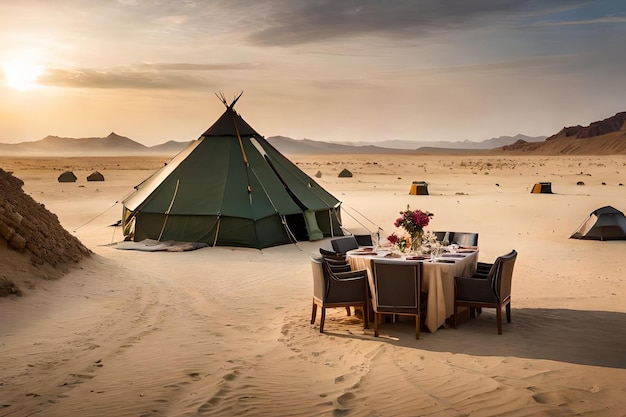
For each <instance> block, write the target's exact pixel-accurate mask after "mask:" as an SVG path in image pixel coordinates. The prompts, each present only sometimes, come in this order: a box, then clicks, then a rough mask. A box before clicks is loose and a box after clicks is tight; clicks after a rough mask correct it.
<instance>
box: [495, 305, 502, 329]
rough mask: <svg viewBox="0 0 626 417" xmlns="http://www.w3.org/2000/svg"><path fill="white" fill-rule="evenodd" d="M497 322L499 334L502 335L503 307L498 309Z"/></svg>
mask: <svg viewBox="0 0 626 417" xmlns="http://www.w3.org/2000/svg"><path fill="white" fill-rule="evenodd" d="M496 322H497V324H498V334H502V305H500V304H498V307H496Z"/></svg>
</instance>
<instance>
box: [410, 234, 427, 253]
mask: <svg viewBox="0 0 626 417" xmlns="http://www.w3.org/2000/svg"><path fill="white" fill-rule="evenodd" d="M423 239H424V232H415V233H413V236H411V252H412V253H418V254H419V253H420V252H421V251H422V241H423Z"/></svg>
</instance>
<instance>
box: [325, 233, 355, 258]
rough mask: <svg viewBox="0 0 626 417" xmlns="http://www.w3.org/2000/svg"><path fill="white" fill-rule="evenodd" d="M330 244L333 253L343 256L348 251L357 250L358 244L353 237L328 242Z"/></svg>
mask: <svg viewBox="0 0 626 417" xmlns="http://www.w3.org/2000/svg"><path fill="white" fill-rule="evenodd" d="M330 244H331V245H333V249H334V250H335V252H337V253H342V254H345V253H346V252H348V251H349V250H352V249H358V248H359V243H358V242H357V241H356V238H355V237H354V236H353V235H350V236H344V237H339V238H337V239H333V240H331V241H330Z"/></svg>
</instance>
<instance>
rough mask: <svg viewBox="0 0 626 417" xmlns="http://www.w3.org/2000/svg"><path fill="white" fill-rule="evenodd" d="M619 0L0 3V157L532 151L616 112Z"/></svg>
mask: <svg viewBox="0 0 626 417" xmlns="http://www.w3.org/2000/svg"><path fill="white" fill-rule="evenodd" d="M625 44H626V2H625V1H623V0H593V1H586V0H471V1H468V0H393V1H392V0H390V1H385V2H383V1H380V0H361V1H357V0H255V1H248V0H224V1H222V0H215V1H213V0H206V1H201V0H195V1H194V0H117V1H116V0H20V1H2V2H0V95H1V97H2V99H1V100H0V142H2V143H18V142H24V141H34V140H39V139H41V138H43V137H45V136H47V135H54V136H61V137H72V138H83V137H103V136H107V135H108V134H109V133H111V132H115V133H117V134H119V135H122V136H127V137H129V138H131V139H133V140H135V141H137V142H140V143H143V144H144V145H147V146H153V145H157V144H160V143H163V142H166V141H169V140H176V141H189V140H193V139H197V138H198V137H199V136H200V135H201V134H202V133H203V132H204V131H205V130H206V129H207V128H208V127H209V126H210V125H211V124H212V123H213V122H214V121H215V120H217V118H218V117H219V116H220V115H221V114H222V112H223V111H224V105H223V104H222V102H221V101H220V100H218V98H217V97H216V94H223V95H224V96H225V97H226V99H227V100H229V101H230V100H232V99H233V98H234V97H235V96H236V95H238V94H239V93H240V92H242V91H243V92H244V94H243V96H242V97H241V99H240V100H239V101H238V102H237V104H236V106H235V109H236V110H237V111H238V112H239V113H240V114H241V115H242V116H243V118H244V119H245V120H246V121H247V122H248V123H249V124H251V125H252V126H253V127H254V128H255V130H257V131H258V132H259V133H260V134H261V135H263V136H265V137H269V136H276V135H282V136H288V137H291V138H294V139H303V138H307V139H312V140H320V141H338V142H357V141H358V142H363V141H365V142H372V141H382V140H407V141H440V140H443V141H461V140H472V141H482V140H486V139H490V138H493V137H499V136H505V135H506V136H513V135H516V134H520V133H521V134H525V135H529V136H541V135H545V136H549V135H552V134H554V133H556V132H558V131H559V130H560V129H561V128H562V127H564V126H571V125H577V124H580V125H583V126H584V125H588V124H589V123H591V122H593V121H596V120H602V119H605V118H607V117H610V116H613V115H614V114H615V113H618V112H621V111H626V53H625V51H624V45H625Z"/></svg>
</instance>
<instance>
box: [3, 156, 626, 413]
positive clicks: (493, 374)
mask: <svg viewBox="0 0 626 417" xmlns="http://www.w3.org/2000/svg"><path fill="white" fill-rule="evenodd" d="M167 159H168V158H164V159H161V160H160V159H158V158H154V159H137V158H122V159H119V158H118V159H113V158H101V159H100V158H99V159H93V160H87V159H70V158H68V159H63V160H55V159H39V160H33V159H28V160H22V159H15V158H12V159H9V158H0V167H2V168H3V169H5V170H7V171H14V175H15V176H17V177H18V178H21V179H22V180H23V181H24V182H25V185H24V187H23V188H24V191H25V192H26V193H27V194H30V195H31V196H32V197H33V198H34V199H35V200H37V201H38V202H41V203H43V204H45V206H46V207H47V208H48V210H50V211H51V212H53V213H55V214H57V215H58V217H59V220H60V221H61V224H62V225H63V226H64V227H65V228H66V229H67V230H68V231H70V232H71V233H72V234H74V235H75V236H77V237H78V238H79V239H80V240H81V241H82V242H83V243H84V244H85V245H86V246H87V247H88V248H89V249H91V250H92V251H93V252H94V255H93V256H92V257H91V258H90V259H89V260H87V261H85V262H83V263H81V265H80V268H77V269H75V270H73V271H72V272H71V273H69V274H68V275H66V276H65V277H63V278H62V279H60V280H56V281H41V282H38V283H37V286H36V288H34V289H31V290H29V291H26V294H25V295H24V296H23V297H19V298H5V299H0V416H68V415H76V416H79V415H80V416H200V415H211V416H234V415H245V416H425V415H428V416H468V415H472V416H502V415H506V416H524V415H528V416H574V415H585V416H624V415H626V411H624V410H626V369H625V368H626V334H625V332H624V329H625V328H626V314H625V313H626V303H625V301H626V295H625V290H626V274H625V272H626V258H625V255H626V241H619V242H597V241H581V240H574V239H568V237H569V235H570V234H571V233H572V231H573V230H574V229H576V228H577V227H578V226H579V225H580V224H581V223H582V222H583V220H584V219H585V218H586V217H587V216H588V214H589V213H590V212H591V211H592V210H594V209H596V208H599V207H602V206H605V205H612V206H614V207H616V208H618V209H619V210H622V211H626V186H620V185H619V183H626V157H624V156H616V157H565V156H563V157H543V156H542V157H539V156H537V157H522V156H519V157H498V156H493V157H487V156H475V157H472V156H436V155H431V156H423V157H419V156H401V155H367V156H357V155H317V156H292V157H291V159H292V160H293V161H294V162H297V163H298V165H299V166H300V167H301V168H302V169H303V170H304V171H305V172H307V173H308V174H309V175H311V176H313V175H314V174H315V173H316V172H317V171H318V170H320V171H321V172H322V174H323V175H322V178H320V179H318V180H317V181H318V182H319V183H321V184H322V185H323V186H324V187H326V189H328V190H329V191H330V192H332V193H333V194H334V195H335V196H336V197H337V198H339V199H340V200H341V201H342V202H343V207H344V212H343V218H344V224H345V226H346V227H348V228H349V229H351V230H353V231H355V232H359V231H360V230H362V229H370V230H374V231H375V230H376V228H377V227H378V226H380V227H381V228H382V229H383V231H382V232H381V233H382V235H383V236H386V235H388V234H390V233H391V232H392V231H394V228H393V220H394V219H395V217H396V215H397V214H398V212H399V211H400V210H402V209H404V208H405V207H406V205H407V204H410V205H411V207H412V208H420V209H422V210H428V211H431V212H433V213H435V217H434V219H433V220H432V222H431V225H430V226H429V229H431V230H457V231H474V232H479V234H480V238H479V245H480V259H481V260H483V261H493V259H494V258H495V257H496V256H498V255H500V254H503V253H506V252H508V251H509V250H510V249H513V248H515V249H516V250H517V251H518V252H519V257H518V260H517V263H516V266H515V272H514V279H513V285H514V287H513V302H512V307H513V308H512V318H513V321H512V323H510V324H507V323H505V324H503V331H504V334H503V335H501V336H498V335H497V332H496V326H495V314H494V313H493V311H489V310H485V311H484V313H483V314H482V315H481V316H480V318H479V319H476V320H470V321H467V322H465V323H463V324H462V325H461V326H459V328H458V329H456V330H455V329H450V328H442V329H440V330H438V331H437V332H436V333H432V334H431V333H428V332H427V331H424V332H422V335H421V339H420V340H417V341H416V340H415V339H414V337H413V330H414V325H413V323H412V322H411V321H410V320H408V319H407V320H406V321H400V322H399V323H395V324H386V325H385V326H383V327H382V328H381V337H379V338H374V336H373V330H365V331H364V330H363V329H362V325H361V323H360V322H359V321H358V319H357V318H355V317H354V316H352V317H347V316H346V313H345V309H335V310H329V313H328V316H327V322H326V328H325V333H324V334H320V333H319V321H318V322H317V323H316V324H315V325H311V324H310V322H309V321H310V314H311V294H312V283H311V270H310V264H309V254H310V253H315V252H317V249H318V247H319V246H322V245H324V246H326V245H328V239H327V240H325V241H321V242H304V243H299V244H297V245H287V246H281V247H275V248H269V249H264V250H262V251H259V250H254V249H234V248H225V247H218V248H204V249H200V250H196V251H191V252H180V253H170V252H167V253H166V252H158V253H146V252H138V251H123V250H117V249H115V248H114V247H112V246H111V244H112V243H114V242H118V241H120V240H121V239H122V235H121V230H120V228H116V227H111V226H110V225H111V224H113V223H115V222H116V221H117V220H119V219H120V217H121V211H122V207H121V204H120V203H119V202H121V200H122V199H123V198H124V197H125V196H126V195H127V194H129V193H130V192H131V191H132V187H133V186H134V185H136V184H138V183H139V182H141V181H142V180H143V179H145V178H146V177H148V176H149V175H150V174H151V173H152V172H153V170H154V169H156V168H158V167H159V166H161V165H162V164H163V162H164V161H166V160H167ZM343 168H347V169H349V170H350V171H352V172H353V174H354V177H353V178H337V173H338V172H339V171H341V170H342V169H343ZM65 169H73V170H74V172H75V173H76V175H77V176H78V178H79V180H78V181H77V182H76V183H64V184H60V183H58V182H57V181H56V178H57V176H58V175H59V174H60V173H61V172H62V171H63V170H65ZM94 170H98V171H100V172H102V173H103V174H104V176H105V178H106V181H105V182H100V183H98V182H87V181H86V180H85V177H86V176H87V175H89V174H90V173H91V172H93V171H94ZM413 180H424V181H427V182H428V183H429V190H430V193H431V195H429V196H411V195H408V191H409V188H410V184H411V181H413ZM537 181H551V182H552V189H553V191H554V192H555V194H553V195H534V194H530V193H529V191H530V188H531V187H532V185H533V184H534V183H535V182H537ZM578 181H583V182H584V183H585V185H584V186H580V185H576V183H577V182H578ZM603 182H604V183H605V185H603V184H602V183H603Z"/></svg>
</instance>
